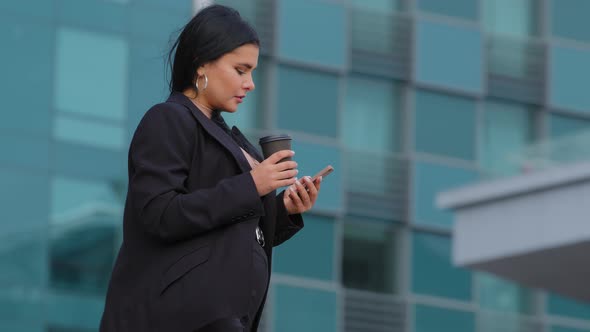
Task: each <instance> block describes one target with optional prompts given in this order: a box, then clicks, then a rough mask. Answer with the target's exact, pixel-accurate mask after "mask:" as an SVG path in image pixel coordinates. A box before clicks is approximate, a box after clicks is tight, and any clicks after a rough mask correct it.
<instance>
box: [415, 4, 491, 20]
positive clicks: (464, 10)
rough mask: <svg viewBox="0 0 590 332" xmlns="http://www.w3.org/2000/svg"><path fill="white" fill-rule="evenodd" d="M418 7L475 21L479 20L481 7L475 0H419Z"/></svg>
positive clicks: (425, 10)
mask: <svg viewBox="0 0 590 332" xmlns="http://www.w3.org/2000/svg"><path fill="white" fill-rule="evenodd" d="M418 8H419V9H420V10H421V11H424V12H430V13H435V14H441V15H447V16H455V17H458V18H463V19H468V20H473V21H475V20H477V17H478V16H479V15H478V13H477V11H478V9H479V6H478V1H473V0H453V1H440V0H418Z"/></svg>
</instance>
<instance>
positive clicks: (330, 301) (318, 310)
mask: <svg viewBox="0 0 590 332" xmlns="http://www.w3.org/2000/svg"><path fill="white" fill-rule="evenodd" d="M275 296H276V306H275V314H274V317H275V321H274V323H275V324H274V326H275V331H281V332H301V331H322V332H324V331H325V332H336V326H337V323H336V317H337V315H336V313H337V306H336V305H337V302H336V294H335V293H333V292H329V291H324V290H318V289H308V288H301V287H292V286H287V285H277V286H276V295H275Z"/></svg>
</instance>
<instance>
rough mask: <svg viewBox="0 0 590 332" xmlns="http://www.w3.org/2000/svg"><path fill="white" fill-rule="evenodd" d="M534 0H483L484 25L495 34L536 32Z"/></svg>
mask: <svg viewBox="0 0 590 332" xmlns="http://www.w3.org/2000/svg"><path fill="white" fill-rule="evenodd" d="M537 3H538V1H536V0H484V1H483V5H484V25H485V28H486V30H487V31H489V32H491V33H495V34H502V35H513V36H530V35H535V34H537V31H538V22H537V16H536V15H537V14H536V13H537V8H536V5H537Z"/></svg>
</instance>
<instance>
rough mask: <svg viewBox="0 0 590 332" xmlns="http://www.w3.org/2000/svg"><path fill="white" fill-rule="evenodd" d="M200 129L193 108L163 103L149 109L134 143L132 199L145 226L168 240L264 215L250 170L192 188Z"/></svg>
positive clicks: (136, 213)
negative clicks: (189, 184) (190, 180)
mask: <svg viewBox="0 0 590 332" xmlns="http://www.w3.org/2000/svg"><path fill="white" fill-rule="evenodd" d="M196 130H198V126H196V124H195V119H194V118H193V117H192V115H191V114H190V111H189V110H187V109H185V108H184V107H183V106H181V105H176V104H172V105H170V103H167V104H159V105H156V106H154V107H152V108H151V109H150V110H149V111H148V112H147V113H146V114H145V116H144V118H143V119H142V120H141V122H140V124H139V126H138V127H137V130H136V132H135V135H134V137H133V141H132V143H131V147H130V151H129V156H130V158H129V159H130V160H129V162H130V163H131V164H132V165H130V173H129V174H130V178H129V193H130V197H129V198H128V199H131V200H132V204H131V206H132V207H133V210H134V215H135V216H136V218H137V219H139V221H140V222H141V224H142V226H143V228H144V229H145V230H146V231H147V232H148V233H150V234H152V235H154V236H155V237H157V238H159V239H161V240H163V241H166V242H173V241H177V240H182V239H187V238H190V237H193V236H195V235H198V234H200V233H203V232H206V231H209V230H211V229H214V228H217V227H222V226H224V225H227V224H231V223H237V222H240V221H243V220H246V219H251V218H256V217H260V216H262V215H264V208H263V205H262V202H261V199H260V197H259V195H258V192H257V190H256V185H255V184H254V180H253V179H252V176H251V175H250V173H249V172H246V173H242V174H238V175H235V176H231V177H228V178H225V179H223V180H221V181H219V182H218V183H217V185H216V186H214V187H212V188H204V189H197V190H195V191H192V192H188V189H187V187H186V185H185V182H186V180H187V178H188V176H189V170H190V167H191V160H192V158H193V155H192V154H193V151H194V144H195V138H196V135H195V133H196ZM195 157H196V158H199V156H195Z"/></svg>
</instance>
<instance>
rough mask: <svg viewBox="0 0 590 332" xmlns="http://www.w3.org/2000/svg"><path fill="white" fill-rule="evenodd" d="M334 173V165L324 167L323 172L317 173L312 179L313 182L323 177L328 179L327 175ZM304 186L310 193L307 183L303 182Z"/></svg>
mask: <svg viewBox="0 0 590 332" xmlns="http://www.w3.org/2000/svg"><path fill="white" fill-rule="evenodd" d="M333 171H334V167H332V165H328V166H326V167H324V169H322V170H321V171H319V172H317V173H316V174H315V175H314V176H312V177H311V181H312V182H313V181H315V180H316V179H317V178H319V177H320V176H321V177H326V175H328V174H330V173H332V172H333ZM301 183H302V184H303V186H304V187H305V190H307V191H309V189H307V183H306V182H303V181H302V182H301Z"/></svg>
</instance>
